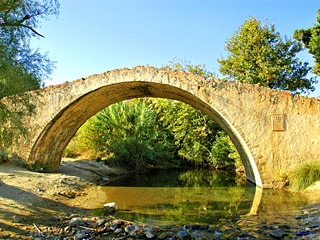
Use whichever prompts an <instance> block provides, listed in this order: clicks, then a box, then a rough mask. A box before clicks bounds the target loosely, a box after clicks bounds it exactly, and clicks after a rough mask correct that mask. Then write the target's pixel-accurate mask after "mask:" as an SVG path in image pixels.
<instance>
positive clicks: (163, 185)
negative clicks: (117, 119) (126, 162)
mask: <svg viewBox="0 0 320 240" xmlns="http://www.w3.org/2000/svg"><path fill="white" fill-rule="evenodd" d="M101 191H103V192H104V195H105V196H104V197H103V198H101V202H99V201H98V202H96V203H94V204H93V205H94V206H103V204H104V203H106V202H116V203H117V204H118V206H119V211H117V213H116V217H117V218H122V219H126V220H130V221H133V220H135V221H138V222H143V223H147V224H156V225H183V224H213V225H218V224H219V223H223V222H229V223H236V222H238V221H239V220H241V219H243V218H245V217H250V216H254V218H255V219H257V218H259V219H260V220H261V219H263V221H268V219H269V220H270V222H274V221H275V220H276V219H284V220H283V221H285V219H286V216H288V215H295V214H297V213H298V212H299V210H298V209H299V207H301V206H304V205H306V204H308V199H306V198H305V197H304V196H303V195H300V194H297V193H291V192H287V191H281V190H271V189H268V190H263V192H262V191H261V189H259V188H256V187H255V186H253V185H252V184H249V183H247V182H245V181H243V178H240V177H237V176H236V174H234V173H226V172H221V171H220V172H219V171H214V170H194V169H193V170H190V169H153V170H152V171H150V172H148V173H145V174H128V175H126V176H124V177H123V178H120V179H118V180H116V181H112V182H110V183H109V184H108V185H107V186H103V187H101ZM92 214H94V215H99V216H101V215H107V214H108V213H106V212H105V211H104V210H103V208H96V209H95V210H93V211H92Z"/></svg>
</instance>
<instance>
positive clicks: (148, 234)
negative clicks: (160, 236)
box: [146, 232, 154, 239]
mask: <svg viewBox="0 0 320 240" xmlns="http://www.w3.org/2000/svg"><path fill="white" fill-rule="evenodd" d="M146 237H147V238H149V239H150V238H154V235H153V234H152V233H151V232H147V233H146Z"/></svg>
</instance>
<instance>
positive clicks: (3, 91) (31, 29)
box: [0, 0, 59, 147]
mask: <svg viewBox="0 0 320 240" xmlns="http://www.w3.org/2000/svg"><path fill="white" fill-rule="evenodd" d="M58 9H59V3H58V1H57V0H38V1H37V0H2V1H1V2H0V99H1V98H4V97H10V96H13V95H15V94H20V93H23V92H25V91H29V90H35V89H38V88H40V87H41V86H42V85H43V84H42V83H43V80H44V79H45V78H47V77H48V76H49V74H50V73H51V71H52V69H53V62H52V61H50V59H49V58H48V57H47V54H41V53H40V52H39V50H32V49H31V47H30V39H31V38H32V37H43V36H42V35H41V34H40V33H38V32H37V30H36V29H37V28H38V27H39V24H40V20H41V19H43V18H44V19H47V18H48V17H49V16H51V15H57V14H58ZM12 101H20V102H21V101H22V102H23V103H24V105H25V106H26V109H29V110H30V109H31V107H30V104H29V101H28V99H27V98H26V97H24V98H23V97H20V98H12ZM26 109H24V110H26ZM24 110H23V111H24ZM23 111H21V110H20V111H17V110H16V109H10V110H9V109H8V108H6V106H5V105H4V104H2V103H0V126H5V123H6V122H7V121H8V120H10V122H11V125H10V128H8V127H7V128H1V129H0V147H1V145H3V144H4V143H6V144H9V143H10V136H11V137H12V136H13V135H14V134H13V130H21V128H22V126H21V125H20V122H19V119H20V116H21V115H22V114H24V113H25V112H23Z"/></svg>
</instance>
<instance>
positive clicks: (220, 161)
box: [210, 131, 240, 168]
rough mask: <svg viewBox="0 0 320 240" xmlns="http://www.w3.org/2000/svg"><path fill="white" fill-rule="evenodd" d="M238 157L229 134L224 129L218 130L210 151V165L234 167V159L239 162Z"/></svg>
mask: <svg viewBox="0 0 320 240" xmlns="http://www.w3.org/2000/svg"><path fill="white" fill-rule="evenodd" d="M239 159H240V156H239V154H238V152H237V151H236V150H235V147H234V145H233V144H232V142H231V140H230V138H229V136H228V135H227V134H226V133H225V132H224V131H219V132H218V134H216V136H215V141H214V142H213V144H212V148H211V152H210V160H211V162H212V165H213V166H217V167H219V168H235V166H236V160H237V161H238V162H239Z"/></svg>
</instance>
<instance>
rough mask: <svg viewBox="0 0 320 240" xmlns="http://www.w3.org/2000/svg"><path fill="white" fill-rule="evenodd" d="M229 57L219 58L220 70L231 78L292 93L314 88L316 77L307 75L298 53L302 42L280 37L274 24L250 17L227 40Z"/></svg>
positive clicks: (307, 66)
mask: <svg viewBox="0 0 320 240" xmlns="http://www.w3.org/2000/svg"><path fill="white" fill-rule="evenodd" d="M225 49H226V50H227V51H228V53H229V56H228V57H227V58H226V59H224V58H221V59H219V60H218V62H219V63H220V72H221V73H222V74H224V75H225V76H227V77H228V78H229V79H231V80H236V81H239V82H241V83H251V84H259V85H261V86H264V87H269V88H273V89H283V90H288V91H290V92H292V93H303V92H307V91H313V90H314V86H313V84H314V83H316V79H314V78H310V79H308V78H307V74H308V73H309V71H310V70H311V67H309V65H308V63H307V62H301V61H300V60H299V59H298V58H297V57H296V55H297V53H299V52H300V51H302V45H301V43H299V42H297V41H294V40H293V39H288V38H286V37H285V38H284V39H283V38H282V37H281V36H280V34H279V33H278V32H276V29H275V26H274V25H273V24H271V25H269V23H268V22H266V23H265V24H264V25H262V24H261V21H258V20H257V19H255V18H253V17H250V18H249V19H248V20H246V21H245V23H244V24H243V25H241V27H240V28H239V30H238V31H236V32H235V34H234V36H233V37H232V38H231V39H228V40H227V42H226V47H225Z"/></svg>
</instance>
